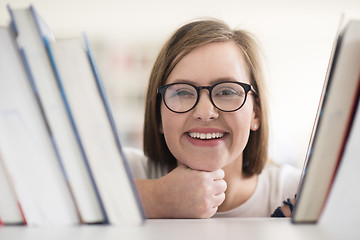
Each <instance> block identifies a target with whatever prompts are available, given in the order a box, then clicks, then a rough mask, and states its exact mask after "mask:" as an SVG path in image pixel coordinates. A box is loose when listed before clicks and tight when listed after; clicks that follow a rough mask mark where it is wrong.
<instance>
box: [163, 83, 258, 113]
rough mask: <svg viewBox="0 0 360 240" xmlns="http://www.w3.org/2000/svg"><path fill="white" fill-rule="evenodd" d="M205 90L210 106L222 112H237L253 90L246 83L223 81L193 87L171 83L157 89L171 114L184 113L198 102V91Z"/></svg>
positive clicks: (187, 84) (188, 84)
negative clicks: (207, 92)
mask: <svg viewBox="0 0 360 240" xmlns="http://www.w3.org/2000/svg"><path fill="white" fill-rule="evenodd" d="M203 89H207V90H208V91H209V96H210V100H211V102H212V104H213V105H214V106H215V107H216V108H217V109H219V110H221V111H223V112H234V111H237V110H239V109H240V108H241V107H242V106H243V105H244V103H245V101H246V98H247V94H248V92H249V91H252V92H254V93H255V94H256V91H255V90H254V88H253V87H252V86H251V85H250V84H247V83H242V82H233V81H225V82H219V83H216V84H214V85H212V86H199V87H197V86H194V85H192V84H190V83H171V84H167V85H164V86H162V87H159V88H158V89H157V93H158V94H161V96H162V99H163V101H164V104H165V106H166V107H167V108H168V109H169V110H170V111H172V112H175V113H185V112H188V111H190V110H191V109H193V108H194V107H195V106H196V104H197V103H198V102H199V96H200V91H201V90H203Z"/></svg>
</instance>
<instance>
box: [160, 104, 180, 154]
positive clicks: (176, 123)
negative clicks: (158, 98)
mask: <svg viewBox="0 0 360 240" xmlns="http://www.w3.org/2000/svg"><path fill="white" fill-rule="evenodd" d="M161 126H162V127H161V130H162V133H163V134H164V137H165V141H166V144H167V145H168V147H169V149H170V151H171V148H172V146H173V145H174V144H175V142H176V141H175V140H176V139H177V138H178V136H179V134H180V133H181V131H180V126H182V119H181V116H179V114H176V113H173V112H170V111H169V110H168V109H166V107H164V106H162V107H161Z"/></svg>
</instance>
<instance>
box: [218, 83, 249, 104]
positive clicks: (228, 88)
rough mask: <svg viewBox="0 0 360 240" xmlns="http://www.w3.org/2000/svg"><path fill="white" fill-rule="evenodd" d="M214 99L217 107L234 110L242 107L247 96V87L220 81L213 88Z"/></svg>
mask: <svg viewBox="0 0 360 240" xmlns="http://www.w3.org/2000/svg"><path fill="white" fill-rule="evenodd" d="M211 95H212V96H211V97H212V100H213V102H214V104H215V105H216V107H218V108H219V109H221V110H223V111H234V110H236V109H238V108H240V107H241V106H242V105H243V104H244V102H245V98H246V92H245V89H244V88H243V87H242V86H241V85H240V84H237V83H231V82H229V83H220V84H218V85H216V86H215V87H214V88H213V90H212V94H211Z"/></svg>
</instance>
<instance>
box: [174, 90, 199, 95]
mask: <svg viewBox="0 0 360 240" xmlns="http://www.w3.org/2000/svg"><path fill="white" fill-rule="evenodd" d="M173 95H174V96H177V97H186V96H194V93H193V91H191V90H189V89H178V90H176V91H175V92H174V94H173Z"/></svg>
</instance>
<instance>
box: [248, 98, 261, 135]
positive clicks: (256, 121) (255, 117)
mask: <svg viewBox="0 0 360 240" xmlns="http://www.w3.org/2000/svg"><path fill="white" fill-rule="evenodd" d="M260 113H261V112H260V107H259V105H258V104H255V106H254V110H253V114H252V117H251V122H250V130H252V131H256V130H258V129H259V127H260V124H261V117H260V115H261V114H260Z"/></svg>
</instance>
